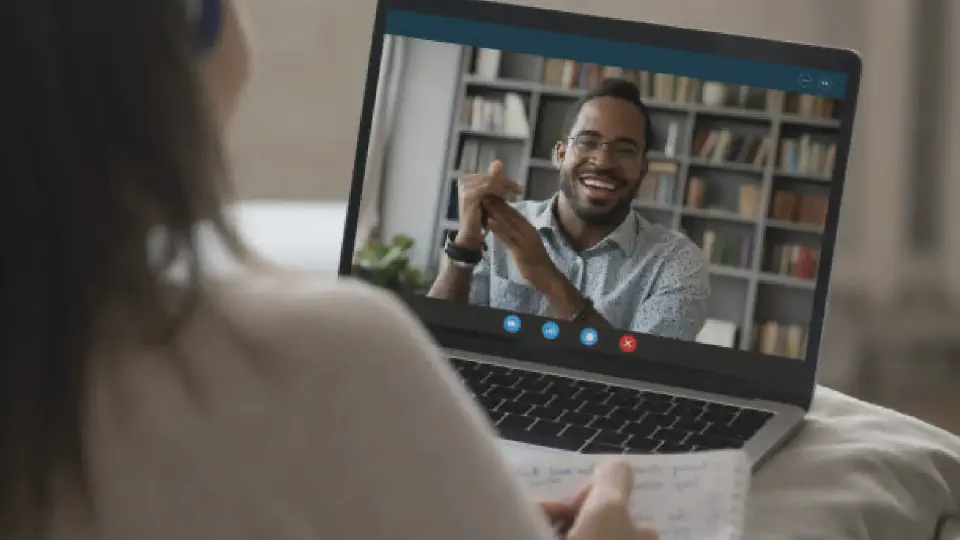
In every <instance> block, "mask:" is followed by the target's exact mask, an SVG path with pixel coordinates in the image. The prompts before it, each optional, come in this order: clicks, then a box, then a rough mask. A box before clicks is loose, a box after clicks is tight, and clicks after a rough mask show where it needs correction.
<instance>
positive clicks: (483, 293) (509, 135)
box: [340, 0, 861, 467]
mask: <svg viewBox="0 0 960 540" xmlns="http://www.w3.org/2000/svg"><path fill="white" fill-rule="evenodd" d="M372 43H373V45H372V50H371V54H370V65H369V71H368V74H367V80H366V93H365V98H364V105H363V114H362V117H361V124H360V136H359V142H358V144H357V153H356V163H355V172H354V177H353V184H352V188H351V192H350V201H349V212H348V217H347V222H346V226H345V237H344V241H343V251H342V257H341V263H340V273H341V274H342V275H353V276H357V277H359V278H361V279H366V280H368V281H370V282H372V283H375V284H377V285H379V286H382V287H385V288H388V289H390V290H392V291H394V292H396V293H397V294H398V295H399V296H401V297H402V298H403V299H404V300H405V301H406V302H407V303H408V304H409V306H410V307H411V309H412V310H413V311H414V312H415V313H416V314H417V315H418V316H419V317H420V318H421V319H422V321H423V323H424V324H425V325H426V326H427V327H428V328H429V329H430V331H431V332H432V334H433V336H434V337H435V339H436V340H437V342H438V343H439V345H440V346H441V347H442V348H443V350H444V353H445V355H446V356H447V357H448V358H449V362H450V365H451V367H452V368H453V369H455V370H456V371H457V372H458V373H459V375H460V378H461V380H462V381H463V384H464V385H465V387H466V388H467V389H468V390H469V392H470V394H471V395H473V396H474V398H475V400H476V403H477V404H478V406H479V407H482V408H483V410H484V411H486V413H487V415H488V416H489V418H490V420H491V422H492V423H493V424H494V425H495V426H496V428H497V430H498V432H499V434H500V436H501V437H502V438H503V439H506V440H508V441H513V442H514V443H517V444H520V445H524V446H525V447H526V446H529V447H533V448H549V449H553V450H557V451H566V452H580V453H604V454H610V453H620V454H637V453H640V454H643V453H677V452H697V451H703V450H711V449H729V448H741V449H743V451H745V453H746V454H747V455H748V457H749V459H750V461H751V463H752V464H753V465H754V467H756V466H758V465H759V464H761V463H762V462H763V460H764V459H765V458H767V457H769V456H770V454H771V453H772V452H773V451H774V450H775V449H776V448H777V447H778V446H780V445H782V444H784V443H785V442H786V441H788V440H789V438H790V437H791V435H792V434H794V433H796V432H797V430H798V429H799V428H800V427H801V426H802V423H803V420H804V415H805V413H806V411H807V410H808V409H809V407H810V404H811V400H812V397H813V393H814V387H815V376H816V371H817V362H818V351H819V346H820V341H821V334H822V330H823V321H824V315H825V311H826V303H827V302H826V301H827V292H828V286H829V280H830V269H831V261H832V258H833V249H834V245H835V240H836V236H837V220H838V216H839V211H840V200H841V194H842V192H843V184H844V175H845V168H846V164H847V156H848V152H849V147H850V136H851V131H852V126H853V119H854V111H855V108H856V101H857V91H858V84H859V80H860V71H861V62H860V59H859V57H858V56H857V54H856V53H854V52H852V51H848V50H840V49H832V48H826V47H819V46H812V45H802V44H796V43H784V42H777V41H770V40H765V39H758V38H750V37H741V36H733V35H727V34H721V33H714V32H705V31H700V30H689V29H682V28H674V27H667V26H661V25H657V24H651V23H648V22H630V21H624V20H614V19H608V18H600V17H593V16H586V15H578V14H571V13H565V12H560V11H552V10H545V9H537V8H532V7H521V6H515V5H507V4H500V3H489V2H483V1H475V0H380V2H379V5H378V8H377V12H376V22H375V27H374V32H373V38H372ZM371 210H373V212H372V214H371V213H370V212H371ZM370 215H376V222H375V225H376V226H375V227H372V228H371V227H370V226H369V225H370V223H371V222H370V221H369V220H368V219H367V218H368V217H369V216H370ZM398 406H402V404H398Z"/></svg>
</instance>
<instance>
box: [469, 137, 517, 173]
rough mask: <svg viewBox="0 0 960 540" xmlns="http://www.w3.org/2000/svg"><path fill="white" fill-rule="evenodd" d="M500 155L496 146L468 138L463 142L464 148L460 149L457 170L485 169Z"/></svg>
mask: <svg viewBox="0 0 960 540" xmlns="http://www.w3.org/2000/svg"><path fill="white" fill-rule="evenodd" d="M498 157H499V156H498V155H497V147H496V146H494V145H492V144H483V143H481V142H480V141H478V140H476V139H467V140H465V141H464V142H463V148H461V150H460V161H459V162H458V163H457V171H459V172H462V173H475V172H480V171H485V170H487V168H488V167H489V166H490V164H491V163H493V161H494V160H496V159H497V158H498ZM504 165H506V164H504Z"/></svg>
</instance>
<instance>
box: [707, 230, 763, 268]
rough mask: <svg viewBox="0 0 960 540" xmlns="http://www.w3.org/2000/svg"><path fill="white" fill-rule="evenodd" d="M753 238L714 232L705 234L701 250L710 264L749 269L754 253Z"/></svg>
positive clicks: (708, 231)
mask: <svg viewBox="0 0 960 540" xmlns="http://www.w3.org/2000/svg"><path fill="white" fill-rule="evenodd" d="M752 244H753V238H752V237H750V236H745V235H738V234H729V233H728V234H724V233H718V232H716V231H713V230H710V229H708V230H706V231H704V232H703V241H702V242H701V245H700V249H701V250H702V251H703V255H704V257H705V258H706V259H707V260H708V261H710V264H715V265H720V266H730V267H735V268H747V267H749V266H750V258H751V255H752V253H753V249H752Z"/></svg>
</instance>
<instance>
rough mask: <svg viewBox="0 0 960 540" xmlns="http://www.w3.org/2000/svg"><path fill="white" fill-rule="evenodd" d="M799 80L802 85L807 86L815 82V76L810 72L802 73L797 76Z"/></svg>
mask: <svg viewBox="0 0 960 540" xmlns="http://www.w3.org/2000/svg"><path fill="white" fill-rule="evenodd" d="M797 82H799V83H800V86H802V87H804V88H806V87H808V86H810V85H811V84H812V83H813V77H811V76H810V74H809V73H801V74H800V75H798V76H797Z"/></svg>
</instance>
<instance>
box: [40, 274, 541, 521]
mask: <svg viewBox="0 0 960 540" xmlns="http://www.w3.org/2000/svg"><path fill="white" fill-rule="evenodd" d="M211 306H212V303H211V305H207V306H205V307H204V308H203V309H201V310H200V311H199V313H198V316H197V317H196V318H195V319H194V321H193V322H192V323H191V324H190V326H189V327H188V328H187V329H186V332H185V333H184V334H183V337H182V340H181V347H180V351H181V354H180V356H179V358H177V357H174V356H172V355H171V354H170V353H168V352H161V351H149V350H143V349H142V348H140V349H137V350H132V349H127V350H124V352H122V353H120V352H117V350H118V349H120V350H123V348H122V347H112V348H111V350H112V351H113V352H111V353H109V354H107V353H104V355H102V356H103V357H102V358H101V359H102V360H105V362H104V363H103V365H104V366H106V365H108V363H109V365H112V366H114V368H115V369H100V370H99V371H98V372H97V376H96V377H95V381H94V392H93V400H92V403H91V407H92V409H91V415H90V429H89V437H90V438H89V447H90V449H91V453H92V459H93V463H92V480H93V497H94V503H95V516H96V519H95V520H93V519H91V518H90V517H88V515H87V514H84V513H82V512H80V511H79V510H78V507H77V505H76V504H75V503H74V502H73V501H75V500H76V498H71V497H66V496H65V497H63V498H62V501H63V504H60V505H58V506H57V509H56V512H55V514H54V516H53V518H52V521H51V525H52V526H51V529H50V530H51V535H50V536H49V540H94V539H95V540H134V539H135V540H174V539H176V540H200V539H203V540H219V539H223V540H248V539H249V540H254V539H256V540H300V539H303V540H307V539H311V540H312V539H337V540H346V539H350V540H376V539H387V538H389V539H394V540H403V539H409V540H430V539H438V540H440V539H443V540H466V539H477V540H481V539H483V540H490V539H510V540H521V539H548V538H552V534H551V533H550V531H549V529H548V527H547V525H546V523H545V521H544V520H543V519H542V518H541V517H540V516H539V515H538V513H539V511H538V510H536V509H535V507H534V506H533V505H532V504H530V503H529V502H528V501H527V500H525V498H524V497H523V495H522V493H521V491H520V489H519V487H518V485H517V484H516V482H515V481H514V480H513V478H512V477H511V475H510V473H509V470H508V468H507V467H506V466H505V462H504V461H503V459H502V457H501V456H500V454H499V452H498V450H497V448H496V443H495V439H494V436H493V435H494V433H493V431H492V429H491V427H490V426H489V424H488V423H487V421H486V419H485V417H484V415H483V413H482V412H481V411H479V410H478V409H477V408H475V407H474V406H473V405H472V404H471V401H470V399H469V397H468V396H467V395H466V393H465V391H464V390H463V389H462V388H461V386H460V384H459V382H458V381H457V379H456V378H455V375H454V374H453V373H452V372H451V371H450V370H448V368H447V367H446V366H445V363H444V361H443V360H442V359H441V358H440V356H439V353H438V351H437V349H436V348H435V347H434V345H433V343H432V342H431V340H430V338H429V336H428V335H427V334H426V332H425V331H424V330H423V329H422V327H421V326H420V325H419V324H418V323H417V322H416V320H415V319H414V317H413V316H412V315H411V314H410V313H409V312H407V310H406V309H405V308H404V307H403V306H401V305H400V303H399V302H398V301H397V300H395V299H394V298H392V297H390V296H388V295H387V294H385V293H383V292H380V291H377V290H374V289H371V288H369V287H366V286H363V285H359V284H356V283H352V282H344V281H340V282H334V281H332V280H331V279H329V278H324V279H319V278H309V279H302V280H291V279H290V277H289V276H286V277H276V278H269V277H263V278H257V279H256V280H251V281H249V282H248V283H245V284H244V285H243V286H238V285H230V286H228V287H225V288H224V293H223V302H222V307H218V308H214V307H211ZM222 314H226V315H227V316H228V317H227V318H229V319H231V320H232V321H233V322H232V323H231V325H230V326H229V327H228V326H227V325H225V324H224V318H223V317H222V316H221V315H222ZM178 365H179V366H182V369H179V370H178V369H177V366H178ZM191 392H193V394H191ZM191 395H192V396H194V397H191Z"/></svg>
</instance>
